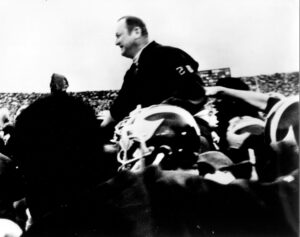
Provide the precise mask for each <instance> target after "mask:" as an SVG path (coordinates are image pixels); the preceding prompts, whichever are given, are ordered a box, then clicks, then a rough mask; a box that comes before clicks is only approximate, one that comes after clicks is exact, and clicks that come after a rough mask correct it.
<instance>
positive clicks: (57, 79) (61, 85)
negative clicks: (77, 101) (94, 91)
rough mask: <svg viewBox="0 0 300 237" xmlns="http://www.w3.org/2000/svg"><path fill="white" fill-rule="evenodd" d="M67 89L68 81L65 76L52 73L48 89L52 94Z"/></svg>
mask: <svg viewBox="0 0 300 237" xmlns="http://www.w3.org/2000/svg"><path fill="white" fill-rule="evenodd" d="M68 87H69V83H68V80H67V78H66V77H65V76H63V75H60V74H57V73H53V74H52V76H51V82H50V89H51V93H52V94H56V93H60V92H66V90H67V89H68Z"/></svg>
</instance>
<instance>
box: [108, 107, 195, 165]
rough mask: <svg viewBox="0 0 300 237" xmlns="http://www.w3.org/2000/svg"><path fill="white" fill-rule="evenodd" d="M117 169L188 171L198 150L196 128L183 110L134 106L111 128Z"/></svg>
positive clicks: (191, 118) (192, 120)
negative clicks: (146, 168)
mask: <svg viewBox="0 0 300 237" xmlns="http://www.w3.org/2000/svg"><path fill="white" fill-rule="evenodd" d="M112 141H113V142H115V143H116V144H117V145H118V146H119V152H118V155H117V159H118V162H119V163H120V164H121V166H120V167H119V170H131V171H140V170H142V169H143V168H144V167H146V166H148V165H159V166H160V167H161V168H162V169H176V168H179V167H180V168H191V167H192V166H193V165H195V164H196V162H197V156H198V152H199V150H200V129H199V127H198V125H197V123H196V121H195V120H194V118H193V116H192V115H191V114H190V113H189V112H187V111H186V110H184V109H182V108H180V107H177V106H173V105H166V104H159V105H153V106H150V107H146V108H140V107H138V108H137V109H135V110H134V111H132V112H131V113H130V115H129V116H128V117H126V118H125V119H124V120H123V121H121V122H120V123H119V124H117V126H116V127H115V133H114V139H113V140H112Z"/></svg>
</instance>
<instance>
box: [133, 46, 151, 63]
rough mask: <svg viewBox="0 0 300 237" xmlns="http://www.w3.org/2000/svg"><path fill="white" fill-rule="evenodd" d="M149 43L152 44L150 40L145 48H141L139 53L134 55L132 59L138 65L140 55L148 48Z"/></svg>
mask: <svg viewBox="0 0 300 237" xmlns="http://www.w3.org/2000/svg"><path fill="white" fill-rule="evenodd" d="M148 44H150V42H148V43H147V44H146V45H145V46H144V47H143V48H141V49H140V51H138V52H137V54H136V55H135V56H134V58H133V60H132V61H133V63H134V64H135V65H136V66H137V65H138V61H139V58H140V55H141V53H142V51H143V49H144V48H146V47H147V46H148Z"/></svg>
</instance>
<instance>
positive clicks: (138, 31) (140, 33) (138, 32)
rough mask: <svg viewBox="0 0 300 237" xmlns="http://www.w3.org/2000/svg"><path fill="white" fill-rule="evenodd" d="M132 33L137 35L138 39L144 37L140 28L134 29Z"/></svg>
mask: <svg viewBox="0 0 300 237" xmlns="http://www.w3.org/2000/svg"><path fill="white" fill-rule="evenodd" d="M132 33H134V34H135V36H136V38H139V37H141V36H142V29H141V28H140V27H138V26H136V27H134V28H133V30H132Z"/></svg>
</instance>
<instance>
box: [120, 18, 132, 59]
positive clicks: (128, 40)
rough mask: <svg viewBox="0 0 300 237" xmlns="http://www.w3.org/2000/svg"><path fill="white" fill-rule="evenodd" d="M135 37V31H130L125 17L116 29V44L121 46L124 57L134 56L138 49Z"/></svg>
mask: <svg viewBox="0 0 300 237" xmlns="http://www.w3.org/2000/svg"><path fill="white" fill-rule="evenodd" d="M135 39H136V34H135V31H134V30H133V31H132V32H130V33H129V32H128V29H127V26H126V22H125V19H122V20H120V21H119V22H118V24H117V30H116V45H117V46H119V47H120V48H121V54H122V55H123V56H124V57H127V58H134V56H135V54H136V51H137V50H136V49H137V47H136V41H135Z"/></svg>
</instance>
